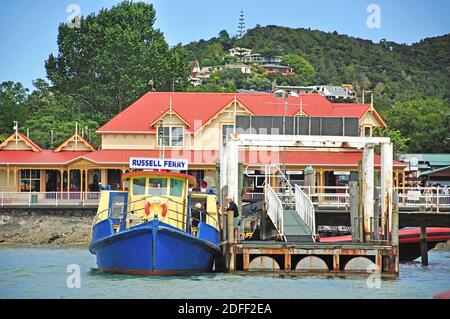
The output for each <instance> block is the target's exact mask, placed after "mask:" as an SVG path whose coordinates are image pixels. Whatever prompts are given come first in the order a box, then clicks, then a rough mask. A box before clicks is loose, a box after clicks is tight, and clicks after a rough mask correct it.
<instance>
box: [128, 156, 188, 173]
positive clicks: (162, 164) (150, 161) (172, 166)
mask: <svg viewBox="0 0 450 319" xmlns="http://www.w3.org/2000/svg"><path fill="white" fill-rule="evenodd" d="M130 168H135V169H145V170H152V169H158V170H159V169H163V170H181V171H185V170H187V169H188V161H187V160H184V159H164V158H144V157H130Z"/></svg>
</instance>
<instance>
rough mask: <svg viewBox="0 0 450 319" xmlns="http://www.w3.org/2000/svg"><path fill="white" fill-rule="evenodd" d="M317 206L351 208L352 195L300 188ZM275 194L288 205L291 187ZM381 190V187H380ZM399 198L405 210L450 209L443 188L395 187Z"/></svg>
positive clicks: (339, 188)
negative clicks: (421, 208) (423, 208)
mask: <svg viewBox="0 0 450 319" xmlns="http://www.w3.org/2000/svg"><path fill="white" fill-rule="evenodd" d="M298 187H299V188H300V189H301V190H302V191H303V192H304V193H305V194H307V195H308V196H309V197H310V199H311V201H312V203H313V204H314V205H317V206H330V207H338V208H349V205H350V195H349V192H348V187H347V186H322V187H319V186H310V187H308V186H298ZM272 189H273V190H274V192H275V193H276V194H277V195H278V196H279V197H280V199H281V200H282V202H283V203H286V202H287V201H288V199H289V196H290V187H289V186H285V187H272ZM378 189H379V187H378ZM394 191H395V192H397V194H398V197H399V206H400V207H403V208H417V209H418V208H420V207H425V209H426V210H427V211H437V212H439V211H441V210H442V209H445V210H449V209H450V194H444V190H443V188H442V187H405V188H403V187H395V188H394ZM262 196H263V195H262V194H261V193H247V194H245V195H244V198H249V199H262Z"/></svg>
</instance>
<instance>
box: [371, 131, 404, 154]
mask: <svg viewBox="0 0 450 319" xmlns="http://www.w3.org/2000/svg"><path fill="white" fill-rule="evenodd" d="M373 136H375V137H377V136H379V137H389V138H390V139H391V142H392V144H393V149H394V150H393V151H394V157H397V156H398V155H399V154H402V153H405V152H407V151H408V142H409V140H410V139H409V138H407V137H404V136H403V135H402V133H400V131H398V130H392V129H389V128H378V129H375V130H374V132H373ZM376 152H377V154H379V153H380V147H379V146H378V147H377V149H376Z"/></svg>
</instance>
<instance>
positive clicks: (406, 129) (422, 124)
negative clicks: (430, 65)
mask: <svg viewBox="0 0 450 319" xmlns="http://www.w3.org/2000/svg"><path fill="white" fill-rule="evenodd" d="M384 116H385V118H386V122H387V123H388V125H389V127H390V128H391V129H393V130H398V131H399V132H400V133H401V134H402V135H403V136H407V137H408V138H409V141H408V151H409V152H417V153H440V152H448V150H449V148H450V140H449V138H450V134H449V129H448V128H449V127H450V106H449V104H448V103H445V102H444V101H443V100H439V99H414V100H410V101H406V102H398V103H396V104H395V105H394V106H393V107H392V108H391V109H389V110H386V111H385V113H384Z"/></svg>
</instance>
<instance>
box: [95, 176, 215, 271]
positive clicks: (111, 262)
mask: <svg viewBox="0 0 450 319" xmlns="http://www.w3.org/2000/svg"><path fill="white" fill-rule="evenodd" d="M122 182H123V185H124V189H125V191H110V190H105V191H102V192H101V195H100V203H99V206H98V211H97V215H96V216H95V218H94V221H93V225H92V232H91V243H90V246H89V250H90V252H91V253H92V254H95V255H96V258H97V265H98V268H99V269H100V270H101V271H104V272H111V273H122V274H134V275H172V274H186V273H192V272H210V271H212V269H213V264H214V260H215V259H216V257H218V256H219V255H220V253H221V249H220V247H219V245H220V233H219V225H218V218H217V199H216V196H215V195H213V194H207V193H194V192H190V191H189V189H190V188H191V187H192V186H194V185H195V183H196V180H195V178H194V177H192V176H189V175H187V174H183V173H178V172H172V171H136V172H130V173H125V174H123V177H122ZM200 205H201V209H197V208H195V207H199V206H200Z"/></svg>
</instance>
